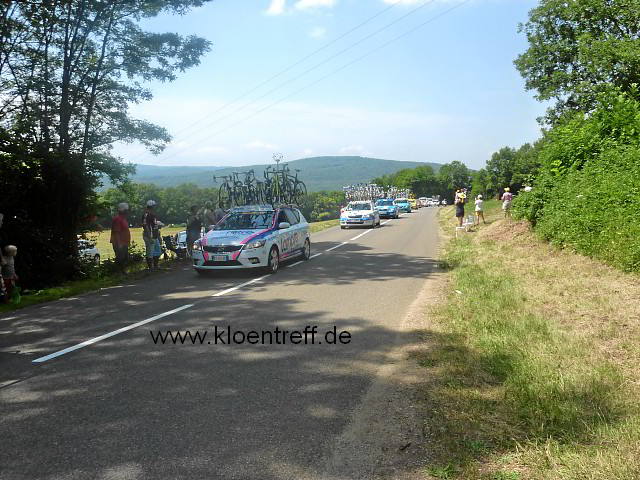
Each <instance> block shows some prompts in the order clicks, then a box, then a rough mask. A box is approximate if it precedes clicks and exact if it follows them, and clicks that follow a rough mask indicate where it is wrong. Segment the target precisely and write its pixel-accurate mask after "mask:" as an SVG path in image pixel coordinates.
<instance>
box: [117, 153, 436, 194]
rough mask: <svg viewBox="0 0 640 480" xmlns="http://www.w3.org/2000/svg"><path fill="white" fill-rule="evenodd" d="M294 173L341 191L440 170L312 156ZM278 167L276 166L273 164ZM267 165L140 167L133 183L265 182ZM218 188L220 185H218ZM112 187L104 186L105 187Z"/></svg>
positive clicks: (314, 185) (316, 186) (315, 186)
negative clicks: (236, 177)
mask: <svg viewBox="0 0 640 480" xmlns="http://www.w3.org/2000/svg"><path fill="white" fill-rule="evenodd" d="M286 163H287V164H288V165H289V167H290V168H291V170H292V173H293V170H294V169H298V170H301V172H300V173H299V177H298V178H300V179H301V180H302V181H303V182H304V183H305V185H306V186H307V190H309V191H311V192H314V191H318V190H340V189H341V188H342V187H343V186H345V185H351V184H354V183H360V182H368V181H369V180H371V179H372V178H376V177H379V176H381V175H384V174H389V173H393V172H396V171H398V170H401V169H403V168H416V167H417V166H420V165H430V166H431V167H433V169H434V171H436V172H437V171H438V169H439V168H440V164H438V163H426V162H425V163H421V162H405V161H396V160H382V159H380V158H366V157H312V158H301V159H299V160H292V161H290V162H286ZM272 165H273V166H275V163H272ZM267 166H268V165H249V166H243V167H165V166H155V165H137V166H136V167H137V172H136V174H135V175H134V176H133V178H132V180H133V181H134V182H138V183H153V184H155V185H158V186H160V187H175V186H176V185H180V184H182V183H194V184H196V185H197V186H199V187H212V186H215V184H214V183H213V174H214V173H215V174H216V175H229V174H230V173H231V172H243V171H246V170H250V169H253V170H255V173H256V176H257V177H258V178H259V179H262V178H263V177H262V172H263V171H264V169H265V167H267ZM218 185H219V183H218ZM108 187H109V185H108V184H106V183H105V188H108Z"/></svg>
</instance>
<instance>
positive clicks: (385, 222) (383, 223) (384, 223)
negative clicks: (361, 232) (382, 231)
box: [380, 219, 391, 225]
mask: <svg viewBox="0 0 640 480" xmlns="http://www.w3.org/2000/svg"><path fill="white" fill-rule="evenodd" d="M390 221H391V219H389V220H386V221H384V222H382V223H381V224H380V225H386V224H387V223H389V222H390Z"/></svg>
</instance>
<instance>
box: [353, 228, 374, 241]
mask: <svg viewBox="0 0 640 480" xmlns="http://www.w3.org/2000/svg"><path fill="white" fill-rule="evenodd" d="M371 232H373V228H372V229H371V230H367V231H366V232H362V233H361V234H360V235H356V236H355V237H353V238H350V239H349V241H352V240H357V239H359V238H360V237H362V236H363V235H366V234H367V233H371Z"/></svg>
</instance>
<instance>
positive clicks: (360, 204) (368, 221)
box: [340, 200, 380, 228]
mask: <svg viewBox="0 0 640 480" xmlns="http://www.w3.org/2000/svg"><path fill="white" fill-rule="evenodd" d="M378 225H380V212H379V211H378V209H377V208H376V206H375V205H374V203H373V201H371V200H356V201H353V202H349V203H348V204H347V207H346V208H345V209H344V210H343V211H342V213H341V214H340V228H349V227H366V226H369V227H371V228H375V227H376V226H378Z"/></svg>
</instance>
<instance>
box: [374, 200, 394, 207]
mask: <svg viewBox="0 0 640 480" xmlns="http://www.w3.org/2000/svg"><path fill="white" fill-rule="evenodd" d="M376 205H377V206H379V207H381V206H385V205H393V200H378V201H377V202H376Z"/></svg>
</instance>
